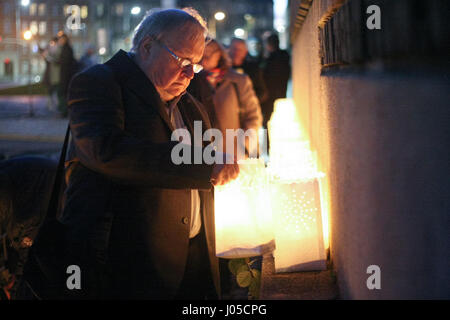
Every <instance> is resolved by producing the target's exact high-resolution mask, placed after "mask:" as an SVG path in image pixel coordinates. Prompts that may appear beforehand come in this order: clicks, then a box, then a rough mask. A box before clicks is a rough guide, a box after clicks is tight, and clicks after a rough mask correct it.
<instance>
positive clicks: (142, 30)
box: [131, 8, 208, 52]
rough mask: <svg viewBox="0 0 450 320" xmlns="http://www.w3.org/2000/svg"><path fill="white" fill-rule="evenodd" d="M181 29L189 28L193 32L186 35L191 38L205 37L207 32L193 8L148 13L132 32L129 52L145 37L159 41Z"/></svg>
mask: <svg viewBox="0 0 450 320" xmlns="http://www.w3.org/2000/svg"><path fill="white" fill-rule="evenodd" d="M183 28H191V30H193V31H194V32H192V33H189V32H186V35H189V34H190V35H191V37H193V38H195V37H198V35H199V34H202V35H203V36H206V34H207V32H208V29H207V28H206V22H205V20H203V18H202V17H201V16H200V14H199V13H198V12H197V11H196V10H195V9H193V8H184V9H182V10H180V9H167V10H159V11H149V12H147V14H146V15H145V17H144V18H143V19H142V21H141V22H140V23H139V24H138V26H137V27H136V29H135V30H134V35H133V47H132V48H131V51H132V52H136V51H137V50H138V48H139V46H140V45H141V43H142V41H143V40H144V39H145V38H146V37H151V38H152V39H155V40H160V39H161V38H162V37H163V36H164V35H166V34H168V33H170V32H172V31H174V30H180V29H183ZM192 28H193V29H192Z"/></svg>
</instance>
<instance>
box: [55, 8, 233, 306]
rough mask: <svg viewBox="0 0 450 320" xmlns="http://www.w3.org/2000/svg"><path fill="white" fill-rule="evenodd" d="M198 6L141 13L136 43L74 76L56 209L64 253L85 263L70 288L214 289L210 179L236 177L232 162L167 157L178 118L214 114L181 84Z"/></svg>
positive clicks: (188, 293)
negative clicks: (60, 206)
mask: <svg viewBox="0 0 450 320" xmlns="http://www.w3.org/2000/svg"><path fill="white" fill-rule="evenodd" d="M195 14H196V13H195V12H194V11H190V12H189V13H187V12H186V11H183V10H175V9H171V10H163V11H159V12H156V13H153V14H150V15H148V16H146V17H145V18H144V19H143V21H142V22H141V23H140V25H139V26H138V27H137V29H136V32H135V35H134V39H133V48H132V50H131V52H129V53H127V52H124V51H119V52H118V53H116V55H115V56H114V57H113V58H112V59H111V60H109V61H108V62H106V63H105V64H103V65H97V66H94V67H92V68H89V69H88V70H86V71H85V72H83V73H80V74H78V75H77V76H76V77H75V78H74V80H73V81H72V83H71V87H70V94H69V118H70V128H71V133H72V138H73V139H72V143H71V147H70V151H69V158H68V160H67V161H66V179H67V181H68V188H67V189H66V194H65V196H66V201H65V208H64V212H63V215H62V218H61V221H62V222H63V223H64V224H66V225H67V227H68V230H69V231H68V248H67V252H68V254H67V263H68V264H74V265H79V266H80V269H81V270H82V285H81V290H77V289H74V290H72V291H71V292H70V293H69V294H74V296H75V297H83V298H113V299H114V298H128V299H129V298H131V299H172V298H189V299H203V298H205V297H206V298H211V297H213V298H214V297H217V296H218V295H220V283H219V270H218V261H217V258H216V257H215V236H214V216H213V207H212V205H213V192H212V186H213V185H216V184H223V183H226V182H228V181H229V180H231V179H234V178H235V177H236V176H237V174H238V170H239V169H238V166H237V165H236V164H222V165H221V164H214V165H206V164H192V165H188V164H182V165H175V164H173V162H172V160H171V151H172V149H173V147H174V146H175V145H176V144H177V143H178V142H177V141H171V134H172V132H173V131H174V130H175V129H177V128H186V129H188V130H189V132H190V133H191V134H192V133H193V122H194V121H202V124H203V130H206V129H208V128H209V126H210V125H209V123H210V122H209V119H208V117H207V115H206V112H205V111H204V110H203V107H202V105H201V104H200V103H199V102H197V101H196V100H195V99H194V98H193V97H192V96H191V95H190V94H189V93H187V92H186V91H185V90H186V88H187V86H188V85H189V82H190V80H191V79H192V77H193V76H194V72H198V71H200V70H201V66H200V65H198V62H199V61H200V60H201V58H202V55H203V51H204V47H205V26H204V23H203V21H202V20H201V18H199V17H198V16H196V15H195ZM183 143H185V142H184V141H183ZM188 143H189V142H186V144H188ZM204 147H205V146H196V145H195V144H194V145H192V146H189V148H193V149H195V148H204ZM200 151H201V150H200ZM192 154H194V152H193V153H192ZM83 270H86V271H83Z"/></svg>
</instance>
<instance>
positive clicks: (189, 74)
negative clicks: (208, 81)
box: [183, 65, 195, 80]
mask: <svg viewBox="0 0 450 320" xmlns="http://www.w3.org/2000/svg"><path fill="white" fill-rule="evenodd" d="M194 74H195V73H194V66H193V65H189V66H186V67H184V68H183V75H184V76H185V77H186V78H188V79H189V80H192V78H194Z"/></svg>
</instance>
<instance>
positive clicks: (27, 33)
mask: <svg viewBox="0 0 450 320" xmlns="http://www.w3.org/2000/svg"><path fill="white" fill-rule="evenodd" d="M32 37H33V33H32V32H31V31H30V30H27V31H25V32H24V33H23V38H24V39H25V40H27V41H28V40H30V39H31V38H32Z"/></svg>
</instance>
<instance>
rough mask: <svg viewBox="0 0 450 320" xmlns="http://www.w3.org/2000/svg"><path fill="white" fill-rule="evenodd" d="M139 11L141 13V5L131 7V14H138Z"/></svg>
mask: <svg viewBox="0 0 450 320" xmlns="http://www.w3.org/2000/svg"><path fill="white" fill-rule="evenodd" d="M139 13H141V7H133V8H131V14H133V15H138V14H139Z"/></svg>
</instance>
